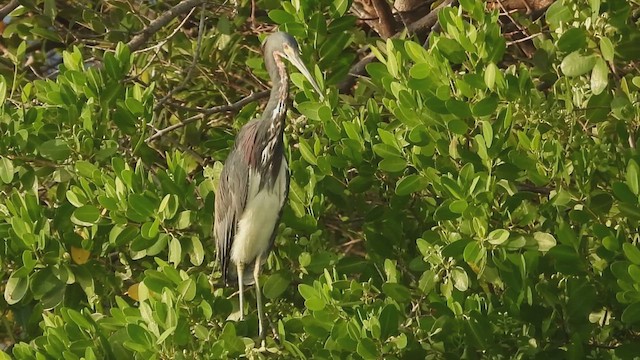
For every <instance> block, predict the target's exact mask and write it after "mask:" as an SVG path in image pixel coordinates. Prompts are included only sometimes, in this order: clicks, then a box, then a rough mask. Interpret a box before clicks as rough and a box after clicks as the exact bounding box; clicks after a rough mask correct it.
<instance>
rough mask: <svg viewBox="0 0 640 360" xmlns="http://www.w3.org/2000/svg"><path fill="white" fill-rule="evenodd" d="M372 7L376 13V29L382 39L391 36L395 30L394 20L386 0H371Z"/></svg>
mask: <svg viewBox="0 0 640 360" xmlns="http://www.w3.org/2000/svg"><path fill="white" fill-rule="evenodd" d="M371 3H372V4H373V8H374V9H375V11H376V13H377V14H378V18H379V20H378V25H379V27H378V31H379V33H380V36H381V37H382V38H383V39H387V38H389V37H390V36H393V34H394V32H395V23H396V22H395V20H394V18H393V14H392V13H391V6H389V3H388V2H387V0H373V1H371Z"/></svg>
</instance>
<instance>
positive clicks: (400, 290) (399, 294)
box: [382, 282, 411, 303]
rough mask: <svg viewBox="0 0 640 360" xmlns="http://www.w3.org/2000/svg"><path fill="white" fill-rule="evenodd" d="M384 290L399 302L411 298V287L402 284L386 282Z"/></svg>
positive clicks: (383, 286) (404, 301) (383, 285)
mask: <svg viewBox="0 0 640 360" xmlns="http://www.w3.org/2000/svg"><path fill="white" fill-rule="evenodd" d="M382 291H383V292H384V293H385V294H386V295H387V296H389V297H391V298H392V299H394V300H395V301H397V302H399V303H406V302H408V301H409V300H411V293H410V292H409V289H408V288H407V287H406V286H404V285H402V284H398V283H390V282H386V283H384V284H382Z"/></svg>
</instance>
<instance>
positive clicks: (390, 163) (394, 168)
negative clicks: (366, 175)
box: [378, 157, 407, 173]
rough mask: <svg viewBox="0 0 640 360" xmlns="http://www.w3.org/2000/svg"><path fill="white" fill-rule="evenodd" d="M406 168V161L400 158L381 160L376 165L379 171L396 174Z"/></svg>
mask: <svg viewBox="0 0 640 360" xmlns="http://www.w3.org/2000/svg"><path fill="white" fill-rule="evenodd" d="M406 167H407V161H406V160H405V159H404V158H401V157H391V158H387V159H383V160H382V161H380V163H378V168H380V170H383V171H386V172H390V173H397V172H401V171H403V170H404V169H405V168H406Z"/></svg>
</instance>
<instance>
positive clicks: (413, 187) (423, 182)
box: [396, 174, 429, 196]
mask: <svg viewBox="0 0 640 360" xmlns="http://www.w3.org/2000/svg"><path fill="white" fill-rule="evenodd" d="M427 185H429V180H427V179H426V178H424V177H422V176H421V175H415V174H413V175H408V176H405V177H403V178H402V179H400V180H398V182H397V183H396V195H398V196H405V195H409V194H412V193H414V192H418V191H421V190H423V189H424V188H426V187H427Z"/></svg>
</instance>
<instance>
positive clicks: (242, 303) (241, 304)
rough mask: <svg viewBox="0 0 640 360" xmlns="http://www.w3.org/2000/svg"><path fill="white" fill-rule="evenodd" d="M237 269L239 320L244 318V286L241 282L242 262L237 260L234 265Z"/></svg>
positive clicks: (242, 275)
mask: <svg viewBox="0 0 640 360" xmlns="http://www.w3.org/2000/svg"><path fill="white" fill-rule="evenodd" d="M236 269H237V271H238V291H239V292H240V321H242V320H244V287H243V284H242V282H243V281H244V279H243V277H244V263H241V262H239V263H238V264H237V265H236Z"/></svg>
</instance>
